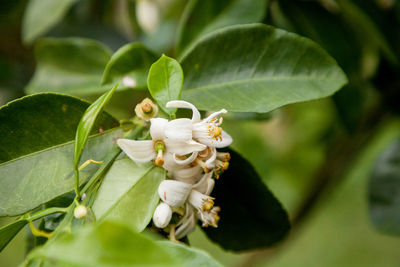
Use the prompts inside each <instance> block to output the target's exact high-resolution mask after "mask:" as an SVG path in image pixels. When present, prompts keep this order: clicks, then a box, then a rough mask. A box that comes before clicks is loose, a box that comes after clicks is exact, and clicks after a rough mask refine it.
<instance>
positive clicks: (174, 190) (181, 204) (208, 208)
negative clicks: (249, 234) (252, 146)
mask: <svg viewBox="0 0 400 267" xmlns="http://www.w3.org/2000/svg"><path fill="white" fill-rule="evenodd" d="M149 101H150V100H145V101H144V102H142V104H139V105H138V107H137V108H136V114H137V115H138V116H139V117H141V118H143V119H145V120H150V123H151V125H150V135H151V138H152V140H141V141H138V140H129V139H119V140H118V141H117V143H118V145H119V146H120V148H121V149H122V150H123V151H124V152H125V153H126V154H127V155H128V157H130V158H131V159H132V160H134V161H136V162H147V161H151V160H152V161H154V164H155V165H157V166H161V167H163V168H164V169H165V170H167V177H166V180H164V181H163V182H161V184H160V186H159V188H158V194H159V196H160V199H161V202H160V204H159V205H158V206H157V208H156V210H155V212H154V215H153V223H154V225H155V226H156V227H158V228H162V229H164V230H166V231H169V232H170V238H171V239H175V238H176V239H181V238H183V237H185V236H186V235H187V234H189V233H191V232H192V231H193V230H194V229H195V226H196V222H197V220H198V219H200V220H201V221H202V226H203V227H206V226H209V225H210V226H213V227H217V225H218V220H219V216H218V212H219V211H220V208H219V207H216V206H214V198H213V197H211V196H210V194H211V192H212V190H213V188H214V183H215V181H214V178H215V179H218V178H219V176H220V174H221V173H222V172H223V171H224V170H226V169H227V168H228V166H229V160H230V155H229V153H223V152H217V150H216V149H217V148H222V147H227V146H229V145H230V144H231V143H232V138H231V136H229V135H228V134H227V133H226V132H225V131H223V130H222V128H221V124H222V118H221V117H219V116H220V115H221V114H223V113H226V112H227V111H226V110H225V109H222V110H220V111H218V112H215V113H212V114H211V115H210V116H208V117H207V118H205V119H203V120H201V117H200V112H199V111H198V110H197V108H196V107H195V106H194V105H192V104H191V103H188V102H186V101H178V100H177V101H170V102H168V103H167V105H166V107H167V108H188V109H191V110H192V112H193V115H192V119H187V118H181V119H175V120H171V121H168V120H167V119H163V118H150V117H151V116H153V117H154V110H155V109H156V106H155V105H154V104H153V103H151V102H149ZM140 105H141V106H140ZM140 107H141V109H142V110H141V111H140V110H139V109H140ZM138 110H139V112H138ZM143 111H144V112H143ZM146 114H147V116H146ZM174 212H175V213H176V214H177V215H178V218H179V220H178V221H176V222H171V218H172V214H173V213H174Z"/></svg>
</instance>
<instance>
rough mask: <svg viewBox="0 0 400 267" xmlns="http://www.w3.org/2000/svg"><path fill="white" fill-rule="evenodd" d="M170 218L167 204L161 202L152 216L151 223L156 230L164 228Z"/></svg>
mask: <svg viewBox="0 0 400 267" xmlns="http://www.w3.org/2000/svg"><path fill="white" fill-rule="evenodd" d="M171 218H172V210H171V207H170V206H169V205H168V204H165V203H164V202H161V203H160V204H158V206H157V208H156V210H155V211H154V215H153V223H154V225H155V226H157V227H158V228H165V227H167V225H168V224H169V222H170V221H171Z"/></svg>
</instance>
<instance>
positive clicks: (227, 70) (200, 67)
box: [181, 24, 347, 113]
mask: <svg viewBox="0 0 400 267" xmlns="http://www.w3.org/2000/svg"><path fill="white" fill-rule="evenodd" d="M222 44H223V45H222ZM222 46H223V48H222ZM221 49H223V51H224V52H223V53H221ZM181 64H182V68H183V70H184V72H185V74H186V77H185V81H184V84H183V91H182V98H183V99H184V100H187V101H189V102H191V103H193V104H194V105H196V106H197V107H198V108H199V109H201V110H218V109H221V108H225V109H227V110H229V111H238V112H260V113H263V112H268V111H271V110H273V109H276V108H279V107H281V106H284V105H286V104H290V103H296V102H302V101H308V100H313V99H318V98H323V97H327V96H330V95H332V94H333V93H334V92H336V91H337V90H339V89H340V88H341V87H342V86H343V85H344V84H346V82H347V78H346V76H345V74H344V73H343V71H342V70H341V69H340V68H339V66H338V65H337V64H336V62H335V60H334V59H333V58H331V57H330V56H329V55H328V54H327V53H326V52H325V51H324V50H323V49H322V48H320V47H319V46H318V45H317V44H315V43H314V42H312V41H311V40H309V39H306V38H303V37H300V36H298V35H296V34H293V33H289V32H286V31H283V30H279V29H275V28H273V27H270V26H266V25H261V24H250V25H240V26H232V27H228V28H224V29H222V30H219V31H216V32H214V33H211V34H209V35H207V36H206V37H204V38H202V39H201V40H199V41H198V42H197V43H196V44H195V45H194V46H193V47H192V48H191V49H190V50H188V51H187V53H186V54H184V55H183V57H182V60H181Z"/></svg>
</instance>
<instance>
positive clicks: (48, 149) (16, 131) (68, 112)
mask: <svg viewBox="0 0 400 267" xmlns="http://www.w3.org/2000/svg"><path fill="white" fill-rule="evenodd" d="M88 106H89V104H88V103H86V102H84V101H81V100H79V99H76V98H73V97H69V96H64V95H57V94H38V95H33V96H27V97H24V98H21V99H18V100H15V101H13V102H10V103H9V104H8V105H6V106H3V107H2V108H0V134H1V135H2V139H1V140H0V163H1V164H0V173H2V178H1V179H0V203H2V205H1V206H0V216H14V215H18V214H22V213H24V212H26V211H29V210H31V209H33V208H35V207H37V206H38V205H40V204H42V203H45V202H47V201H49V200H51V199H53V198H55V197H57V196H58V195H61V194H63V193H66V192H68V191H70V190H72V188H73V175H72V174H73V172H72V171H73V151H74V148H73V145H74V144H73V139H74V136H75V131H76V128H77V126H78V123H79V120H80V118H81V117H82V114H83V113H84V111H85V110H86V109H87V107H88ZM115 125H118V122H117V121H116V120H115V119H114V118H113V117H111V116H110V115H109V114H107V113H105V112H103V113H102V114H101V115H100V117H99V120H98V121H97V123H96V124H95V127H94V128H93V129H94V130H93V131H92V134H94V133H96V132H97V131H98V129H104V130H107V129H109V128H111V127H113V126H115ZM121 135H122V133H121V130H119V129H115V130H113V131H107V132H106V133H105V134H100V135H96V136H93V137H92V138H89V142H88V147H87V149H85V151H84V153H83V159H88V158H92V159H95V160H102V159H103V158H104V157H106V154H107V152H108V151H110V149H112V148H114V147H116V146H115V143H114V141H113V138H116V137H121ZM95 169H97V166H93V165H89V166H88V167H87V168H85V169H84V171H83V172H82V181H84V180H85V179H86V178H87V176H88V174H90V173H91V172H92V171H94V170H95Z"/></svg>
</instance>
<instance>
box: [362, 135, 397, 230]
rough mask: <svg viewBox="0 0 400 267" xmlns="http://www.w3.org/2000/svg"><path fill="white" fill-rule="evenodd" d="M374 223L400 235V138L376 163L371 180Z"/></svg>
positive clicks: (379, 228) (370, 200)
mask: <svg viewBox="0 0 400 267" xmlns="http://www.w3.org/2000/svg"><path fill="white" fill-rule="evenodd" d="M368 187H369V206H370V207H369V210H370V216H371V220H372V223H373V224H374V225H375V227H376V228H377V229H378V230H380V231H381V232H383V233H386V234H392V235H397V236H399V235H400V212H399V211H400V139H398V140H396V141H395V142H393V143H392V144H390V146H389V147H387V148H386V149H385V150H384V151H383V152H382V154H381V155H380V156H379V158H378V160H377V161H376V163H375V167H374V169H373V171H372V174H371V178H370V182H369V186H368Z"/></svg>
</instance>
